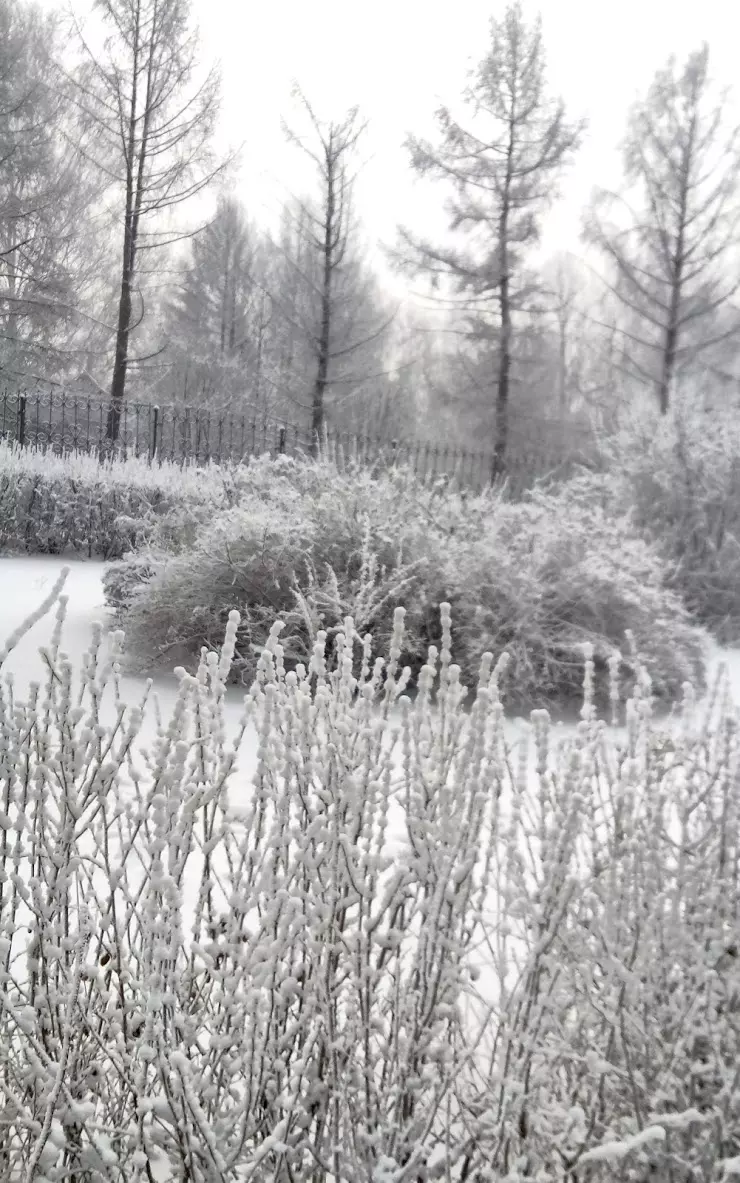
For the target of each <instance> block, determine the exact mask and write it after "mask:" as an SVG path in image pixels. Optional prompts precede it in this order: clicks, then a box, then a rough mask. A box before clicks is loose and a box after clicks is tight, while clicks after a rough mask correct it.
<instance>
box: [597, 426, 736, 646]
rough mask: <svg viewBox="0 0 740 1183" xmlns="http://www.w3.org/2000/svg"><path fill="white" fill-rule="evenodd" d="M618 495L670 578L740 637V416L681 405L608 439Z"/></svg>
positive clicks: (694, 606)
mask: <svg viewBox="0 0 740 1183" xmlns="http://www.w3.org/2000/svg"><path fill="white" fill-rule="evenodd" d="M606 455H607V458H608V460H609V462H610V466H611V470H612V474H613V486H612V489H613V497H614V499H615V501H618V502H619V503H620V504H621V505H624V506H629V507H630V508H631V509H632V510H633V512H634V520H635V523H636V525H637V526H638V528H639V529H640V530H641V531H642V532H643V534H644V536H645V537H646V538H647V539H648V540H649V541H651V542H652V543H653V544H654V545H655V546H656V547H657V548H658V549H659V551H660V553H661V554H662V555H663V557H664V558H665V560H666V562H667V564H668V567H669V581H670V585H671V586H672V587H674V588H675V589H676V591H678V592H679V594H680V595H681V596H682V598H683V599H684V601H685V603H686V604H687V606H688V608H689V610H690V611H691V613H692V615H694V616H695V617H696V619H697V620H700V621H701V622H702V623H704V624H706V625H707V626H708V627H710V628H711V629H712V631H713V632H715V633H716V634H717V636H718V637H719V639H720V640H721V641H724V642H734V641H736V640H738V638H740V423H738V419H737V415H736V414H735V413H734V412H732V411H728V412H727V413H722V412H720V411H718V410H716V409H714V410H713V411H712V412H711V413H708V412H705V411H703V410H701V409H698V408H697V409H691V408H690V407H685V406H679V407H678V408H677V409H675V410H674V411H673V412H672V413H671V414H670V415H669V416H667V417H663V418H661V419H660V420H658V419H657V417H655V416H653V415H650V414H648V413H646V414H645V415H644V416H642V417H638V416H635V417H634V418H633V420H632V421H631V422H630V425H629V427H627V428H625V429H624V430H623V431H622V432H621V433H620V434H619V435H618V436H617V437H616V439H614V440H612V441H610V443H609V445H608V446H607V448H606Z"/></svg>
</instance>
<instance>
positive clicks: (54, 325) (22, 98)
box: [0, 0, 98, 384]
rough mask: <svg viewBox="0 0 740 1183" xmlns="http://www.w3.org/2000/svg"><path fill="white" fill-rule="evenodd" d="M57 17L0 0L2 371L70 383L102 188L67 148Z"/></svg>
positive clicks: (17, 379)
mask: <svg viewBox="0 0 740 1183" xmlns="http://www.w3.org/2000/svg"><path fill="white" fill-rule="evenodd" d="M58 48H59V37H58V27H57V24H56V21H55V20H54V18H53V16H50V15H45V14H42V13H41V11H40V10H38V9H37V8H35V7H33V6H30V5H26V4H23V3H15V2H12V0H0V368H1V369H2V371H3V380H4V382H6V383H10V384H19V383H20V384H22V383H24V382H26V381H28V380H29V379H36V380H39V379H40V380H52V381H55V380H61V379H63V378H64V377H65V375H66V374H67V373H68V372H69V371H70V367H71V365H72V363H73V361H74V360H75V359H78V356H79V348H80V345H81V343H82V338H83V337H84V328H85V303H86V299H85V297H86V294H87V293H88V292H89V288H90V283H91V279H92V275H93V273H94V269H95V266H96V264H97V262H98V258H97V252H96V249H95V248H96V242H95V233H94V230H93V221H92V216H91V208H92V206H93V204H94V197H95V186H94V183H93V182H92V179H91V177H90V175H89V170H87V169H86V168H85V167H84V162H82V161H81V160H80V159H79V156H78V154H77V153H76V151H75V150H74V148H73V147H72V146H71V145H70V144H69V142H68V134H67V133H68V132H69V124H70V120H69V111H68V108H67V104H66V102H65V98H66V96H65V94H64V88H63V87H62V86H61V85H59V83H60V78H59V77H58V75H57V70H56V59H57V52H58Z"/></svg>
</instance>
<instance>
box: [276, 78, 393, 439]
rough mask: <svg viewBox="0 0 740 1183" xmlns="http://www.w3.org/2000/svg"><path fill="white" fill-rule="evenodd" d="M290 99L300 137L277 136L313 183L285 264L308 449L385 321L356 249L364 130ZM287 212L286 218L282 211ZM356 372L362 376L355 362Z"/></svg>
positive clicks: (353, 119)
mask: <svg viewBox="0 0 740 1183" xmlns="http://www.w3.org/2000/svg"><path fill="white" fill-rule="evenodd" d="M295 97H296V99H297V100H298V103H299V104H300V107H301V109H302V112H303V114H304V116H305V117H306V118H307V122H308V132H307V134H305V135H301V134H299V133H298V132H296V131H295V130H294V129H293V128H290V127H288V125H287V124H284V130H285V134H286V136H287V138H288V140H289V141H290V142H291V143H293V144H295V145H296V146H297V147H299V148H300V149H301V150H302V151H303V152H304V153H305V154H306V155H307V157H308V158H309V160H310V161H311V162H312V164H313V165H314V166H315V169H316V177H317V180H318V196H317V198H316V199H314V200H302V199H301V200H296V202H295V203H294V207H293V210H294V215H295V222H296V228H297V231H298V233H297V239H296V241H297V245H298V251H297V253H296V256H294V257H293V258H288V259H287V265H288V269H289V270H290V271H292V272H293V274H294V279H297V280H298V281H299V286H300V287H302V289H303V292H304V295H306V294H308V300H307V301H305V300H304V304H305V306H306V307H305V312H304V313H303V314H302V315H300V316H299V319H298V320H296V321H295V324H296V326H297V327H298V328H299V330H300V331H301V333H302V335H303V336H304V338H305V340H306V342H307V343H308V346H309V350H310V353H311V355H312V357H313V361H314V363H315V378H314V381H313V388H312V391H311V407H310V432H311V442H312V447H313V449H314V450H316V449H317V448H318V446H319V441H320V439H321V436H322V434H323V431H324V426H325V422H326V411H327V392H328V391H329V389H330V387H337V386H342V387H344V394H343V397H344V398H345V399H346V398H347V397H350V395H351V393H352V391H353V389H358V388H359V387H361V386H362V385H363V383H364V381H365V380H366V377H367V374H366V373H362V374H361V373H359V372H350V370H349V369H348V367H351V363H353V362H358V361H360V359H364V358H366V356H367V351H368V349H370V348H371V347H372V346H373V345H374V344H375V343H377V342H379V341H381V340H382V339H383V337H384V335H385V333H386V332H387V330H388V328H389V327H390V324H391V322H392V320H393V314H390V315H387V314H385V312H384V310H379V309H378V302H377V300H376V299H375V298H374V297H375V290H374V289H375V278H374V276H373V275H372V274H371V272H370V271H369V269H368V268H366V267H365V266H363V262H362V259H361V255H360V250H359V224H358V221H357V218H356V214H355V211H354V206H353V200H352V196H353V193H352V191H353V182H354V171H353V170H354V169H355V168H356V166H357V146H358V143H359V141H360V140H361V137H362V135H363V132H364V130H365V127H366V124H365V122H364V121H362V120H361V118H360V115H359V111H358V109H357V108H352V109H351V110H350V111H349V112H348V113H347V114H346V116H345V117H344V119H343V120H341V121H340V122H335V121H330V122H328V123H324V122H322V121H321V120H320V119H319V118H318V116H317V115H316V113H315V111H314V109H313V107H312V106H311V104H310V103H309V101H308V99H307V98H306V97H305V95H303V94H302V92H301V91H300V90H299V89H298V88H296V89H295ZM287 213H288V216H289V217H290V216H291V209H290V207H289V208H288V210H287ZM360 368H361V369H362V370H364V369H365V367H364V366H363V365H362V362H361V361H360ZM371 368H372V367H371Z"/></svg>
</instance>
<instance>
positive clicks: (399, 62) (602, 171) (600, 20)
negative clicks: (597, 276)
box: [193, 0, 740, 251]
mask: <svg viewBox="0 0 740 1183" xmlns="http://www.w3.org/2000/svg"><path fill="white" fill-rule="evenodd" d="M524 4H525V9H527V10H530V11H531V12H532V13H534V12H535V11H536V10H537V9H538V8H539V9H540V10H541V11H542V15H543V21H544V31H545V43H546V47H547V53H548V60H549V74H550V78H551V82H552V86H553V89H554V90H556V91H557V92H559V93H560V94H562V95H563V97H564V98H565V100H566V103H567V104H568V107H569V110H570V113H571V115H574V116H575V115H581V114H583V115H586V116H587V117H588V119H589V125H590V126H589V130H588V133H587V136H586V139H585V142H584V146H583V148H582V150H581V152H580V154H579V157H578V161H577V164H576V166H575V167H574V168H573V169H572V171H571V173H570V175H569V176H568V178H567V181H566V183H565V184H564V186H563V200H562V201H561V203H560V204H559V206H558V208H557V209H556V210H555V211H554V213H553V215H552V216H551V217H550V219H549V222H548V226H547V228H546V236H545V241H544V243H543V246H544V247H545V248H546V249H547V250H548V251H549V250H559V249H566V250H572V249H576V250H577V249H578V231H579V219H580V211H581V208H582V206H583V204H584V203H585V201H586V200H587V199H588V196H589V194H590V191H591V188H592V186H593V185H594V184H606V185H609V184H615V183H617V181H618V176H619V173H618V165H619V158H618V155H617V147H618V143H619V139H620V137H621V135H622V134H623V131H624V127H625V118H626V113H627V109H628V106H629V104H630V102H631V101H632V100H633V99H634V97H635V96H636V95H637V94H638V93H640V92H642V91H644V89H645V88H646V86H647V85H648V84H649V82H650V80H651V78H652V75H653V73H654V72H655V70H656V69H657V68H659V67H660V66H662V65H663V64H664V63H665V61H666V59H667V58H668V56H669V55H670V54H671V53H676V54H678V55H679V57H685V56H686V54H687V53H688V52H690V51H691V50H692V49H694V48H696V47H698V45H699V44H700V43H701V42H702V41H704V40H706V41H708V42H709V43H710V46H711V58H712V73H713V75H714V77H715V78H716V79H717V80H718V81H720V82H722V83H725V84H728V85H731V84H732V83H733V82H734V78H735V72H736V69H737V64H736V63H737V47H738V44H739V43H740V6H738V5H737V0H690V2H689V0H619V2H618V3H611V4H609V5H605V4H603V3H602V2H600V0H541V2H540V3H537V0H524ZM504 6H505V0H445V2H442V0H373V2H371V3H359V2H358V0H262V2H261V3H254V2H252V0H193V9H194V15H195V17H196V19H197V21H198V23H199V25H200V30H201V35H202V39H203V43H204V45H203V49H204V56H206V57H209V58H217V59H219V60H220V62H221V66H222V73H223V84H224V112H223V130H224V133H225V135H226V136H227V137H228V138H229V140H230V141H231V142H232V143H238V142H242V141H244V153H243V159H244V164H243V167H242V173H241V181H240V185H239V193H240V195H241V196H242V198H243V200H244V202H245V204H246V206H247V208H248V209H249V210H250V211H251V213H252V216H254V217H255V218H256V220H258V221H260V222H267V223H272V224H274V222H275V218H276V215H277V212H278V209H279V204H280V201H281V199H282V198H283V197H284V196H285V195H286V193H287V192H288V191H289V190H290V189H291V188H293V189H295V188H296V187H298V188H300V183H298V185H297V184H296V181H297V178H299V177H300V175H301V174H300V171H299V168H300V166H299V165H298V161H297V155H296V150H295V149H293V148H288V147H286V146H285V145H284V143H283V138H282V133H281V129H280V116H281V114H285V115H288V116H289V115H290V112H291V104H290V86H291V82H292V80H293V79H296V80H297V81H298V82H299V83H300V85H301V86H302V87H303V89H304V91H305V93H306V94H307V96H308V97H309V99H310V100H311V101H312V103H314V105H315V106H316V107H317V108H318V110H319V111H320V112H321V114H322V115H324V116H328V117H339V116H341V115H342V114H343V113H344V111H345V110H346V109H347V107H349V106H351V105H353V104H355V103H356V104H359V106H360V107H361V109H362V111H363V113H364V114H365V115H366V116H367V117H368V118H369V120H370V125H371V126H370V130H369V134H368V138H367V141H366V151H367V153H368V155H372V159H371V160H370V162H369V163H368V165H367V167H366V168H365V170H364V173H363V176H362V179H361V183H360V185H359V187H358V195H357V196H358V205H359V208H360V213H361V216H362V218H363V221H364V224H365V227H366V232H367V236H368V238H369V240H370V241H371V242H373V241H376V240H378V239H380V240H385V241H387V242H390V241H392V240H393V237H394V231H395V226H396V224H397V222H398V221H403V222H406V223H407V224H409V225H411V226H415V227H416V228H421V229H431V228H432V227H433V226H434V225H435V222H436V217H437V216H438V215H437V210H438V209H439V207H440V205H441V202H442V199H443V194H442V192H440V191H439V189H438V187H437V186H435V185H433V184H431V183H429V182H421V183H415V182H414V180H413V177H412V175H411V173H410V170H409V169H408V167H407V163H406V155H405V153H404V151H403V148H402V144H403V139H404V136H405V134H406V133H407V132H408V131H411V130H413V131H415V132H417V133H422V134H423V133H425V132H429V131H432V130H433V126H434V125H433V122H432V116H433V112H434V110H435V108H436V107H437V106H438V105H439V103H440V101H445V102H453V103H454V101H455V99H456V98H457V97H458V96H459V94H460V91H461V89H462V86H463V85H464V82H465V77H466V70H467V69H468V68H469V67H470V66H472V65H473V64H475V63H476V62H477V61H478V60H479V59H480V57H481V56H482V54H483V52H484V51H485V46H486V40H487V27H488V20H489V17H490V16H491V14H492V13H501V12H502V11H503V9H504ZM739 89H740V88H739ZM738 118H739V120H740V106H738Z"/></svg>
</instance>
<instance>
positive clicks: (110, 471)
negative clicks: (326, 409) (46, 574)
mask: <svg viewBox="0 0 740 1183" xmlns="http://www.w3.org/2000/svg"><path fill="white" fill-rule="evenodd" d="M237 471H238V470H237ZM237 481H238V477H236V478H235V477H234V476H232V472H231V470H229V469H220V468H218V467H217V466H216V465H212V466H210V468H205V469H197V470H196V469H193V468H190V469H189V468H180V467H179V466H178V465H174V464H166V463H165V464H161V465H149V464H148V463H147V461H146V460H144V459H141V460H137V459H129V460H112V461H106V462H105V463H99V462H98V460H97V458H96V457H93V456H86V455H73V456H65V457H59V456H54V455H51V454H50V453H44V452H42V451H40V450H38V451H37V450H34V449H31V448H23V449H19V448H17V447H15V446H11V445H8V444H7V443H4V442H2V441H0V551H26V552H29V553H31V554H65V553H77V554H84V555H86V556H88V557H91V556H93V555H96V556H100V557H101V558H104V559H110V558H119V557H120V556H122V555H123V554H125V553H126V552H127V551H130V550H131V549H132V548H133V547H135V546H139V545H141V544H142V543H144V542H150V541H151V540H153V539H154V540H156V541H159V540H160V539H161V544H162V545H167V546H169V547H170V549H176V548H177V547H178V546H182V545H184V544H186V543H187V542H188V541H190V540H191V539H192V537H193V536H194V532H195V530H196V528H197V526H198V525H199V524H202V523H203V522H205V521H207V520H208V518H209V517H210V516H211V515H212V514H213V513H214V512H217V511H219V510H222V509H224V508H225V507H226V506H228V505H230V504H232V503H233V499H234V497H235V495H236V494H235V487H236V483H237Z"/></svg>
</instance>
